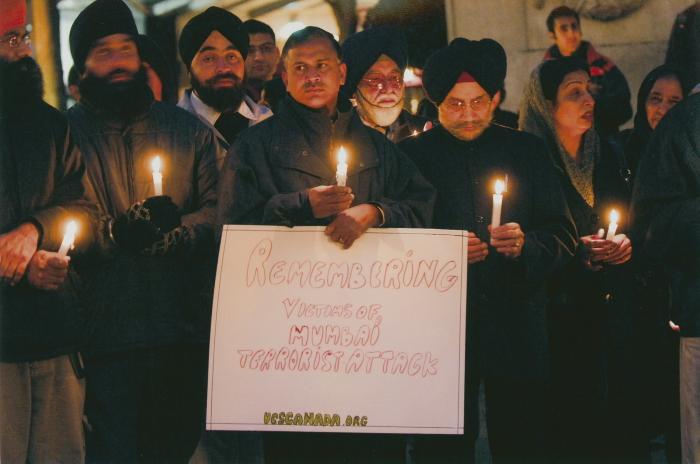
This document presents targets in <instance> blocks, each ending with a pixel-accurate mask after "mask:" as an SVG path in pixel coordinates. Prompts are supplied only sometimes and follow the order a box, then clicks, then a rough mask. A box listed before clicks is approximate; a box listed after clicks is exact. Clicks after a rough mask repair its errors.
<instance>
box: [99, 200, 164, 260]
mask: <svg viewBox="0 0 700 464" xmlns="http://www.w3.org/2000/svg"><path fill="white" fill-rule="evenodd" d="M110 234H111V236H112V239H113V240H114V242H115V243H116V244H117V245H119V246H120V247H122V248H125V249H127V250H130V251H133V252H138V251H140V250H143V249H144V248H146V247H149V246H151V245H152V244H153V243H154V242H156V241H157V240H159V239H160V234H159V233H158V227H157V226H156V225H155V224H153V223H152V222H151V214H150V211H149V210H148V208H145V207H144V206H143V203H141V202H139V203H134V204H133V205H131V206H130V207H129V209H127V210H126V212H125V213H124V214H122V215H121V216H119V217H118V218H117V219H116V220H115V221H114V222H113V223H112V224H111V225H110Z"/></svg>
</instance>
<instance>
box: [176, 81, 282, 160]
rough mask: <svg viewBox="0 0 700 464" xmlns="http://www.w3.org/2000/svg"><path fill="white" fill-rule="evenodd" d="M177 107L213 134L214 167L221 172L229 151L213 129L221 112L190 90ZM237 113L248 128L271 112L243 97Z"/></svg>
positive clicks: (222, 137)
mask: <svg viewBox="0 0 700 464" xmlns="http://www.w3.org/2000/svg"><path fill="white" fill-rule="evenodd" d="M177 106H179V107H180V108H182V109H184V110H187V111H189V112H190V113H192V114H194V115H196V116H197V117H198V118H199V119H200V120H201V121H202V122H204V123H205V124H206V125H207V126H208V127H209V128H210V129H211V130H212V131H213V132H214V135H215V136H216V140H217V142H218V149H217V154H216V166H217V167H218V168H219V170H221V168H222V166H223V165H224V159H225V158H226V152H227V151H228V149H229V144H228V142H226V139H225V138H224V136H223V135H221V133H220V132H219V131H218V130H217V129H216V127H214V124H215V123H216V120H217V119H219V116H221V112H220V111H217V110H215V109H214V108H212V107H211V106H209V105H207V104H206V103H204V102H203V101H202V99H201V98H199V95H197V93H196V92H193V91H192V90H191V89H190V90H186V91H185V93H184V94H183V95H182V98H181V99H180V101H179V102H178V103H177ZM238 112H239V113H240V114H241V115H242V116H244V117H245V118H247V119H249V120H250V124H249V125H248V126H249V127H250V126H253V125H255V124H257V123H259V122H260V121H264V120H265V119H267V118H269V117H270V116H272V110H270V108H268V107H266V106H263V105H259V104H257V103H255V102H254V101H253V100H251V99H250V97H248V96H247V95H246V96H244V97H243V101H242V102H241V105H240V106H239V107H238Z"/></svg>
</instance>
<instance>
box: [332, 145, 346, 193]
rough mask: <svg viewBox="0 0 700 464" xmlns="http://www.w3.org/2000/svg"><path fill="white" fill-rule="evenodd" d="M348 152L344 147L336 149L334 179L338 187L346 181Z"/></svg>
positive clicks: (342, 185) (343, 185)
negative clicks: (336, 157) (336, 161)
mask: <svg viewBox="0 0 700 464" xmlns="http://www.w3.org/2000/svg"><path fill="white" fill-rule="evenodd" d="M347 157H348V154H347V152H346V151H345V148H344V147H342V146H341V147H340V148H339V149H338V167H337V169H336V171H335V180H336V181H337V182H338V186H339V187H345V184H346V183H347V181H348V164H347Z"/></svg>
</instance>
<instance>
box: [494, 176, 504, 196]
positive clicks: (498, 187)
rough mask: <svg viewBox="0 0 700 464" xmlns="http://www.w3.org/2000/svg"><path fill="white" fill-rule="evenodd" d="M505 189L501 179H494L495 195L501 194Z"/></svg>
mask: <svg viewBox="0 0 700 464" xmlns="http://www.w3.org/2000/svg"><path fill="white" fill-rule="evenodd" d="M505 189H506V184H505V182H503V181H502V180H501V179H498V180H497V181H496V195H501V194H502V193H503V191H504V190H505Z"/></svg>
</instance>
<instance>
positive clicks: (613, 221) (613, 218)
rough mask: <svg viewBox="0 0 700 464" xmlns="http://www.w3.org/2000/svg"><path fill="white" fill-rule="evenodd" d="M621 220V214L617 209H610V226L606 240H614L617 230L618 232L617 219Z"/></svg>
mask: <svg viewBox="0 0 700 464" xmlns="http://www.w3.org/2000/svg"><path fill="white" fill-rule="evenodd" d="M619 220H620V215H619V214H618V213H617V211H616V210H612V211H610V225H609V226H608V235H606V236H605V240H612V239H613V238H615V232H617V221H619Z"/></svg>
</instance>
